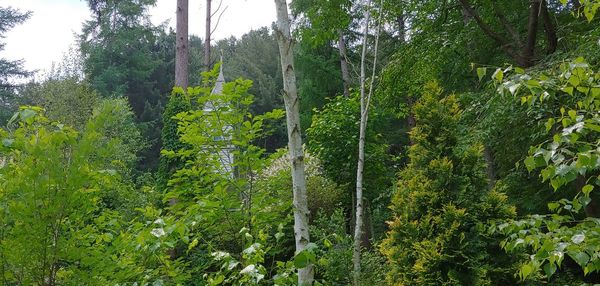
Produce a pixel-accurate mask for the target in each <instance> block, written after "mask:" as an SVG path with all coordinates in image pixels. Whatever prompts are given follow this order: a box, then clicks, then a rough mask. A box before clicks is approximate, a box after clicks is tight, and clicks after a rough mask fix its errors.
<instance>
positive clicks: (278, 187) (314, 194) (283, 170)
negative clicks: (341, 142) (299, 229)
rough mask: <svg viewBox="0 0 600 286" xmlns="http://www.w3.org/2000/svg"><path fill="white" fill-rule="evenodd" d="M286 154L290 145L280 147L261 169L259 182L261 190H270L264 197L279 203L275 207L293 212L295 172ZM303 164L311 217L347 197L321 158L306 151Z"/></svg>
mask: <svg viewBox="0 0 600 286" xmlns="http://www.w3.org/2000/svg"><path fill="white" fill-rule="evenodd" d="M287 154H288V153H287V149H281V150H279V151H278V152H277V153H275V154H273V155H271V157H270V162H269V164H268V165H267V167H266V168H265V169H264V170H263V171H262V172H261V175H260V178H259V181H258V182H257V183H258V188H259V189H261V192H265V193H267V194H268V195H267V196H265V198H264V199H267V200H270V201H271V202H270V203H268V204H269V205H273V206H275V205H278V204H279V205H280V208H279V209H273V211H275V212H276V213H282V214H286V213H290V212H291V207H292V205H291V202H292V194H291V193H290V190H291V189H292V175H291V167H290V163H289V162H290V161H289V157H288V155H287ZM304 166H305V173H306V191H307V193H308V209H309V211H310V214H311V216H310V218H311V219H314V218H315V215H316V214H317V213H323V214H327V215H329V214H331V213H332V212H333V211H334V210H335V209H336V208H337V207H339V206H340V205H341V203H342V202H343V201H344V195H345V194H344V189H343V188H342V187H340V186H338V185H337V184H336V183H335V182H333V181H332V180H330V179H329V178H327V177H325V174H324V173H323V170H322V169H323V166H322V163H321V161H320V160H319V159H318V158H316V157H314V156H312V155H311V154H310V153H308V152H306V151H305V152H304ZM276 223H277V221H273V222H271V223H270V224H272V225H274V224H276Z"/></svg>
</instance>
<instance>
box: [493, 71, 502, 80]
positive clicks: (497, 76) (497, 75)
mask: <svg viewBox="0 0 600 286" xmlns="http://www.w3.org/2000/svg"><path fill="white" fill-rule="evenodd" d="M493 77H494V78H495V79H496V81H498V82H502V80H503V79H504V72H503V71H502V70H501V69H497V70H496V71H495V72H494V75H493Z"/></svg>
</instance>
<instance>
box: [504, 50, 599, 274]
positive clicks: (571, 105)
mask: <svg viewBox="0 0 600 286" xmlns="http://www.w3.org/2000/svg"><path fill="white" fill-rule="evenodd" d="M598 75H599V73H598V72H596V71H594V70H592V69H591V68H590V66H589V65H588V64H587V63H586V62H585V60H584V59H583V58H577V59H575V60H573V61H570V62H565V63H563V64H561V65H560V66H559V69H558V71H556V72H554V73H548V74H544V73H542V74H537V75H528V74H525V73H515V74H514V75H510V76H509V77H508V79H507V80H506V81H505V82H503V83H501V84H500V85H499V90H500V91H501V92H502V91H503V90H504V89H510V87H512V86H514V85H516V84H522V85H523V86H525V87H527V89H522V90H519V91H517V92H512V91H511V94H514V95H516V96H520V97H521V103H522V104H527V105H528V107H529V108H530V109H545V108H549V107H551V108H553V110H552V109H551V113H550V114H549V116H548V118H546V119H544V121H543V122H545V127H546V128H545V130H546V132H547V136H548V138H549V140H548V141H546V143H543V144H541V145H538V146H533V147H532V148H531V149H530V156H528V157H527V158H526V159H525V160H524V161H523V163H524V165H525V166H526V168H527V169H528V170H529V171H530V172H535V171H536V170H538V169H539V172H540V176H541V179H542V180H543V181H545V182H549V184H550V185H551V186H552V188H553V189H554V190H555V191H558V192H560V191H563V190H564V191H568V190H569V188H572V187H571V186H573V184H574V182H576V181H577V184H578V185H580V187H578V189H577V194H576V195H575V197H573V198H571V199H567V198H564V199H560V200H558V201H556V202H551V203H549V204H548V209H549V210H550V211H551V212H552V213H553V214H551V215H547V216H538V215H534V216H531V217H529V218H527V219H523V220H519V221H514V222H510V223H507V224H503V225H502V227H501V228H498V230H499V231H500V232H502V233H504V234H505V235H507V238H506V240H505V241H504V242H503V243H502V244H501V245H502V247H503V248H504V249H505V250H507V251H528V252H529V253H531V255H530V259H529V261H528V262H526V263H524V264H523V265H522V267H521V268H520V271H519V275H520V277H521V279H526V278H528V277H530V276H533V275H534V273H536V272H538V271H543V273H544V274H545V275H546V277H550V276H552V275H554V273H555V272H556V271H557V269H558V268H560V266H561V263H562V261H563V259H564V256H565V255H567V256H568V257H570V258H571V259H572V260H573V261H575V262H576V263H577V264H578V265H579V266H580V267H581V268H582V269H583V271H584V274H586V275H587V274H589V273H591V272H595V271H598V270H600V244H599V242H600V236H599V235H598V234H599V233H600V223H599V221H598V219H595V218H587V219H585V220H583V221H574V217H575V216H579V215H581V214H582V213H583V212H584V210H586V206H587V205H588V204H589V203H590V202H591V200H592V198H591V197H592V195H593V192H594V190H595V189H596V188H595V185H596V184H598V181H597V180H596V178H595V176H594V175H593V174H594V173H595V172H597V170H599V169H600V151H599V150H600V148H599V147H600V146H599V145H598V144H599V141H598V140H597V138H598V136H599V135H600V128H599V126H600V124H599V122H600V113H599V110H600V104H599V102H598V101H597V98H596V96H597V95H594V93H595V91H594V89H595V88H597V86H598V85H599V84H600V77H599V76H598ZM581 181H584V182H585V184H582V183H581Z"/></svg>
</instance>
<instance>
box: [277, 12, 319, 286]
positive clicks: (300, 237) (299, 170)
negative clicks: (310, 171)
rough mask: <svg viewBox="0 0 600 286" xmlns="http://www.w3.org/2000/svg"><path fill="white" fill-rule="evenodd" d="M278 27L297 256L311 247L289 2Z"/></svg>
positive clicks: (305, 275) (308, 270)
mask: <svg viewBox="0 0 600 286" xmlns="http://www.w3.org/2000/svg"><path fill="white" fill-rule="evenodd" d="M275 9H276V12H277V24H276V28H275V32H276V34H277V42H278V44H279V54H280V57H281V71H282V74H283V100H284V104H285V110H286V124H287V131H288V132H287V133H288V148H289V154H290V163H291V168H292V188H293V205H294V238H295V241H296V253H299V252H301V251H303V250H305V249H306V248H307V246H308V244H309V243H310V236H309V233H308V213H309V211H308V203H307V195H306V177H305V174H304V152H303V150H302V137H301V136H300V131H301V129H300V102H299V99H298V90H297V88H296V73H295V70H294V54H293V52H294V49H293V41H292V36H291V33H290V19H289V17H288V5H287V1H286V0H275ZM313 279H314V270H313V265H312V264H308V265H307V266H306V267H304V268H301V269H299V270H298V285H312V283H313Z"/></svg>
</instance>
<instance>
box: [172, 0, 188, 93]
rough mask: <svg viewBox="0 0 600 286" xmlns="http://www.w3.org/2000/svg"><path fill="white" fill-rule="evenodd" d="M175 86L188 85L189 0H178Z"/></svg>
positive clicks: (185, 87) (184, 86)
mask: <svg viewBox="0 0 600 286" xmlns="http://www.w3.org/2000/svg"><path fill="white" fill-rule="evenodd" d="M176 31H177V32H176V33H177V35H176V36H177V40H176V50H177V51H176V54H175V86H179V87H182V88H183V89H184V90H186V89H187V87H188V57H189V53H188V0H177V27H176Z"/></svg>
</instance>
